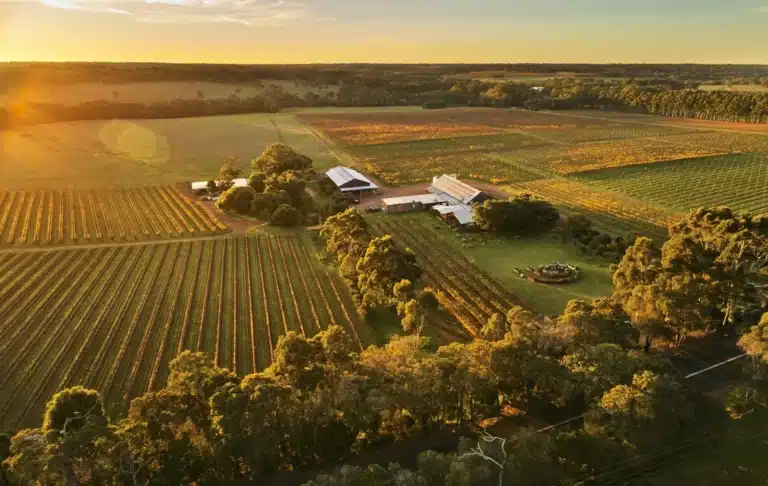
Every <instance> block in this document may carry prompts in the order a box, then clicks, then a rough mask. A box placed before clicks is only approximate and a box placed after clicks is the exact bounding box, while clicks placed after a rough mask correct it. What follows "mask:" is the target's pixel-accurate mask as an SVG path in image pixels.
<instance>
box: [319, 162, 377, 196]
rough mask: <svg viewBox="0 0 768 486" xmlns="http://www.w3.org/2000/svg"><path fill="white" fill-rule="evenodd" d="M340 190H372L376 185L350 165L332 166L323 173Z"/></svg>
mask: <svg viewBox="0 0 768 486" xmlns="http://www.w3.org/2000/svg"><path fill="white" fill-rule="evenodd" d="M325 175H327V176H328V178H329V179H330V180H331V181H333V183H334V184H336V187H338V188H339V190H340V191H341V192H356V191H374V190H376V189H378V186H377V185H376V184H374V183H373V182H371V180H370V179H368V178H367V177H365V176H364V175H363V174H361V173H360V172H358V171H356V170H355V169H352V168H350V167H341V166H339V167H334V168H333V169H330V170H329V171H328V172H326V173H325Z"/></svg>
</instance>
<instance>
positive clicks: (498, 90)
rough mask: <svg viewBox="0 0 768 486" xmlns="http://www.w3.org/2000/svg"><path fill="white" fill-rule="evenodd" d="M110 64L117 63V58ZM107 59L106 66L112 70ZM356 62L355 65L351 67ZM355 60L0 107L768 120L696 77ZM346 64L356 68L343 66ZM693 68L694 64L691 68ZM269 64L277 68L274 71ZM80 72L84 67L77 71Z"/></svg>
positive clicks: (67, 114) (173, 113)
mask: <svg viewBox="0 0 768 486" xmlns="http://www.w3.org/2000/svg"><path fill="white" fill-rule="evenodd" d="M45 66H47V65H45ZM52 66H54V67H56V66H57V65H52ZM85 66H86V67H87V68H88V69H96V68H97V67H99V66H102V65H93V66H90V65H85ZM104 66H107V67H111V65H104ZM104 66H102V67H103V68H104V69H106V67H104ZM114 66H115V67H114V69H117V70H120V69H125V68H126V66H131V65H120V64H118V65H114ZM140 66H142V69H140V70H139V72H143V71H142V70H143V69H149V67H151V66H152V65H140ZM158 66H160V67H158V68H157V69H161V68H162V67H163V66H161V65H158ZM182 67H186V68H187V69H189V72H186V71H184V70H183V69H182ZM353 67H354V71H352V68H353ZM353 67H343V66H342V67H326V68H322V67H310V66H283V67H276V66H224V67H221V69H222V72H220V73H218V74H215V73H214V72H213V71H211V72H210V74H211V75H212V76H213V75H216V76H220V77H221V78H222V79H223V78H226V77H227V76H229V75H230V74H232V73H235V72H237V70H236V68H237V69H240V70H242V71H243V73H242V75H243V76H245V75H249V76H251V75H253V76H273V77H274V76H275V73H280V72H282V73H283V74H285V73H287V72H291V70H294V74H295V75H296V76H297V78H294V79H293V81H294V82H297V83H303V84H304V85H306V86H310V87H311V86H317V87H321V86H327V85H328V84H333V85H334V86H335V87H337V88H338V89H337V91H336V92H333V93H331V92H328V91H327V90H324V89H318V90H317V91H313V90H312V89H309V90H307V92H306V93H304V94H303V95H302V96H299V95H297V94H294V93H290V92H287V91H285V90H284V89H283V88H281V87H279V86H276V85H271V86H268V87H267V89H265V90H264V92H263V93H262V94H260V95H259V96H256V97H252V98H241V97H239V96H237V95H236V94H233V95H232V96H230V97H229V98H226V99H202V98H200V99H179V100H172V101H166V102H158V103H150V104H141V103H126V102H121V101H119V100H101V101H92V102H86V103H82V104H80V105H76V106H69V105H59V104H50V103H25V104H23V105H13V104H11V105H10V106H9V107H8V108H7V112H8V113H6V114H3V112H2V111H0V127H8V126H16V125H20V124H30V123H46V122H53V121H69V120H84V119H113V118H182V117H195V116H209V115H226V114H236V113H263V112H276V111H279V110H280V109H283V108H295V107H316V106H339V107H375V106H413V105H422V106H425V107H429V108H439V107H441V106H492V107H502V108H503V107H526V108H529V109H534V110H536V109H551V110H566V109H576V108H589V109H604V110H620V111H632V112H637V113H650V114H657V115H666V116H679V117H690V118H703V119H709V120H721V121H737V122H749V123H766V122H768V93H756V92H755V93H750V92H728V91H699V90H696V89H690V88H692V87H695V86H696V85H697V83H695V82H691V81H685V82H683V81H680V80H675V79H661V78H654V79H644V80H638V81H632V80H627V81H618V80H613V81H608V80H599V79H598V80H595V79H591V78H590V79H587V78H584V79H578V78H556V79H551V80H549V81H544V82H542V83H541V84H540V85H539V86H537V87H536V88H532V87H531V86H530V85H527V84H523V83H515V82H496V81H480V80H474V79H456V78H452V77H445V76H441V75H439V70H440V69H445V66H438V67H436V68H434V69H436V70H437V71H433V72H428V71H427V70H428V69H429V67H428V66H414V67H411V68H410V69H411V71H409V72H395V71H389V70H387V69H388V67H386V66H384V67H383V66H371V67H368V68H366V67H365V66H360V65H356V66H353ZM475 67H476V66H475ZM559 67H561V68H564V67H565V66H559ZM570 67H571V68H572V67H573V66H570ZM593 67H594V66H593ZM33 68H35V69H37V68H40V66H37V65H34V66H33ZM230 68H231V70H232V71H230ZM279 68H280V69H283V71H281V70H280V69H279ZM463 68H464V67H463ZM168 69H169V72H168V73H164V72H162V71H161V73H164V75H169V76H170V75H173V76H180V75H183V74H185V73H186V74H188V75H189V76H190V77H194V76H198V77H199V76H200V74H201V71H205V70H206V69H211V67H210V66H184V65H182V66H181V67H179V66H176V65H173V66H172V67H168ZM195 69H197V70H195ZM323 69H326V70H323ZM345 69H348V70H349V71H348V72H347V71H344V70H345ZM604 69H607V68H604ZM689 69H693V68H692V67H689ZM702 69H703V68H702ZM270 70H272V71H274V72H269V71H270ZM313 70H314V71H313ZM312 72H314V73H315V74H317V73H325V75H327V76H328V78H327V79H325V78H324V79H323V81H322V82H321V81H320V80H319V79H320V78H316V79H315V80H314V81H307V80H302V79H300V78H299V77H298V76H307V75H308V73H312ZM342 72H346V74H345V76H347V77H344V78H343V79H341V80H339V79H338V78H337V77H338V76H339V75H340V73H342ZM75 73H77V71H76V70H75ZM228 73H229V74H228ZM114 79H118V78H114ZM243 79H244V78H243ZM132 80H133V81H137V80H138V79H132ZM147 80H148V79H146V80H145V81H147ZM197 80H199V79H197ZM155 81H157V79H155ZM325 83H328V84H325Z"/></svg>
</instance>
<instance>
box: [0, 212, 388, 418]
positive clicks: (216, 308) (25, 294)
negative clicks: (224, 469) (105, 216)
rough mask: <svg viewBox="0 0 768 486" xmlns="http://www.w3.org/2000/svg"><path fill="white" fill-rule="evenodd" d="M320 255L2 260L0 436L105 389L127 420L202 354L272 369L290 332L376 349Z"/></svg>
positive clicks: (237, 247)
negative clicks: (179, 365)
mask: <svg viewBox="0 0 768 486" xmlns="http://www.w3.org/2000/svg"><path fill="white" fill-rule="evenodd" d="M37 199H38V200H41V198H39V197H38V198H37ZM97 199H98V198H95V199H94V203H95V205H98V202H97ZM33 214H34V211H33ZM44 214H45V213H44ZM44 217H45V216H44ZM55 226H56V225H55V223H54V227H55ZM89 228H90V231H91V232H92V233H93V234H95V232H96V226H95V225H93V226H92V227H89ZM99 230H100V231H101V232H105V231H106V227H105V226H104V222H103V221H100V225H99ZM113 230H114V229H113ZM270 251H271V258H270ZM314 251H315V249H314V243H313V242H312V241H311V240H310V239H309V238H308V237H306V235H296V236H286V235H284V236H280V237H279V238H278V237H274V236H263V237H254V238H246V237H237V238H233V237H228V238H222V237H215V238H208V239H205V238H203V239H189V240H185V241H174V242H170V243H159V242H152V243H151V244H113V245H99V246H88V247H78V248H76V249H59V250H56V251H39V249H37V250H31V251H26V252H23V251H18V250H13V251H6V252H0V272H2V273H0V311H2V312H3V313H4V315H5V316H6V318H5V319H4V320H3V322H2V323H0V359H2V362H4V363H10V368H9V369H8V370H7V373H4V374H3V375H2V376H0V383H2V385H1V386H0V404H2V405H0V427H2V428H5V427H24V426H28V425H33V424H35V423H38V422H39V420H40V414H41V413H42V410H43V408H44V406H45V402H46V401H47V400H48V399H49V398H50V396H51V395H52V394H53V393H55V392H56V391H57V390H60V389H62V388H64V387H67V386H73V385H76V384H83V385H85V386H88V387H92V388H94V389H97V390H99V391H100V392H101V393H102V395H103V396H104V400H105V404H106V409H107V410H108V413H109V414H110V415H111V416H113V417H116V416H120V415H122V414H124V413H125V411H126V407H127V404H128V401H129V400H130V399H132V398H134V397H136V396H138V395H140V394H141V393H144V392H145V391H148V390H157V389H159V388H161V387H162V386H163V385H164V383H165V381H166V380H167V376H168V364H169V362H170V361H171V360H172V359H173V358H174V357H175V356H176V355H177V354H178V353H179V352H181V351H183V350H186V349H192V350H196V349H198V344H199V347H200V349H201V350H203V351H205V352H207V353H210V355H211V357H214V355H215V354H216V352H218V360H219V363H220V364H221V365H222V366H224V367H231V368H233V369H235V370H236V371H237V372H238V373H239V374H242V375H245V374H247V373H251V372H253V371H258V370H263V369H264V368H266V367H267V366H269V364H270V363H271V361H272V354H273V350H274V346H275V345H276V344H277V340H278V339H279V337H280V336H281V335H283V334H285V332H286V330H294V331H297V332H299V333H301V332H302V329H303V332H305V333H306V335H307V336H311V335H314V334H315V333H316V332H317V331H318V330H321V329H325V328H327V327H328V326H329V325H331V324H339V325H342V326H343V327H344V328H345V329H347V330H348V332H349V333H350V335H351V336H352V338H353V339H354V340H355V341H356V342H357V343H358V344H359V347H360V348H364V347H366V346H368V345H370V344H373V343H374V341H375V340H374V337H373V336H374V333H373V332H372V330H371V329H370V328H368V326H367V325H366V324H364V323H363V322H362V320H361V319H360V317H359V316H358V315H357V311H356V309H355V307H354V303H353V300H352V297H351V296H350V294H349V290H348V289H347V287H346V285H345V284H344V283H343V282H342V280H341V278H340V276H339V275H337V274H336V273H335V269H333V268H326V267H325V266H324V265H323V264H322V263H321V262H320V261H319V260H317V259H316V258H314V257H313V254H314ZM222 282H223V284H222ZM283 315H285V321H284V320H283V319H284V318H283ZM18 397H25V398H24V399H22V400H19V399H18Z"/></svg>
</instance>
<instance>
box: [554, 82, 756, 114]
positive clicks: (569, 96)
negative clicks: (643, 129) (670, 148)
mask: <svg viewBox="0 0 768 486" xmlns="http://www.w3.org/2000/svg"><path fill="white" fill-rule="evenodd" d="M553 85H554V86H553V87H552V89H551V90H550V91H549V94H550V98H551V99H552V100H560V104H561V105H565V106H561V108H568V107H589V108H595V107H599V108H607V109H617V110H628V111H634V112H639V113H649V114H654V115H663V116H676V117H685V118H701V119H706V120H718V121H732V122H746V123H768V93H765V92H764V93H749V92H731V91H699V90H695V89H667V88H664V87H661V86H642V85H638V84H624V83H616V84H591V85H590V84H580V83H576V82H573V81H570V80H556V81H554V82H553ZM555 104H557V101H555ZM568 105H570V106H568Z"/></svg>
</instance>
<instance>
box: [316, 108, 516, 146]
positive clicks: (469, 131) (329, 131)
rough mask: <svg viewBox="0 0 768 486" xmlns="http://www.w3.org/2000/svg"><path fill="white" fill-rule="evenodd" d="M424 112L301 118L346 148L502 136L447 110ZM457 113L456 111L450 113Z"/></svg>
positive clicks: (368, 112)
mask: <svg viewBox="0 0 768 486" xmlns="http://www.w3.org/2000/svg"><path fill="white" fill-rule="evenodd" d="M438 111H439V112H440V113H436V112H433V111H428V110H427V111H422V112H406V113H401V112H389V111H382V112H378V113H377V112H374V111H366V112H362V113H325V114H311V113H305V114H302V115H301V119H302V120H304V121H306V122H307V123H309V124H310V125H312V126H313V127H315V128H316V129H318V130H320V131H321V132H323V133H324V134H325V135H327V136H328V137H329V138H330V139H331V140H333V141H334V142H336V143H337V144H339V145H342V146H348V145H371V144H382V143H390V142H402V141H406V140H411V141H413V140H433V139H440V138H452V137H460V136H477V135H492V134H499V133H502V132H503V130H502V129H500V128H494V127H488V126H483V125H478V124H476V123H472V122H466V121H463V120H455V119H453V118H451V117H450V116H449V113H446V111H445V110H438ZM448 111H449V112H453V111H455V110H448Z"/></svg>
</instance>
